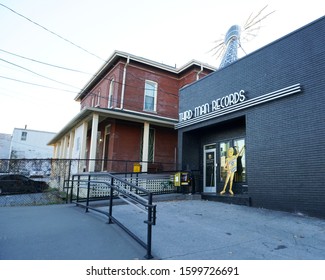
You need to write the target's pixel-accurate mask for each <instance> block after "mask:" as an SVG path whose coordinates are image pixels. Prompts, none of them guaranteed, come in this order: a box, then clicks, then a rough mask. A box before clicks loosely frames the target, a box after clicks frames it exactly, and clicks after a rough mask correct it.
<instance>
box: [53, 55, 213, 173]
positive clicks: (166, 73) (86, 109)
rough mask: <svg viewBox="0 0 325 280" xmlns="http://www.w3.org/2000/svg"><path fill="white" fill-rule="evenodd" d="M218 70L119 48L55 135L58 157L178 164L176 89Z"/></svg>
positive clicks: (109, 167) (102, 164)
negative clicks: (178, 64)
mask: <svg viewBox="0 0 325 280" xmlns="http://www.w3.org/2000/svg"><path fill="white" fill-rule="evenodd" d="M214 70H215V69H214V68H213V67H212V66H209V65H206V64H202V63H200V62H198V61H194V60H192V61H190V62H189V63H187V64H186V65H184V66H183V67H181V68H175V67H171V66H168V65H165V64H161V63H157V62H155V61H151V60H148V59H145V58H142V57H138V56H134V55H131V54H129V53H124V52H119V51H116V52H114V53H113V55H112V56H111V57H110V58H109V59H108V61H107V62H106V63H105V64H104V65H103V66H102V67H101V68H100V69H99V71H98V72H97V73H96V74H95V75H94V76H93V78H92V79H91V80H90V81H89V82H88V83H87V84H86V85H85V87H84V88H83V89H82V90H81V92H80V93H79V94H78V95H77V96H76V98H75V100H76V101H79V102H80V105H81V110H80V112H79V114H77V115H76V116H75V117H74V118H73V119H72V120H71V121H70V122H69V123H67V125H66V126H65V127H64V128H63V129H62V130H61V131H60V132H59V133H58V134H56V135H55V137H54V138H53V139H52V140H51V141H50V143H49V145H53V146H54V148H55V150H54V157H55V158H72V159H87V162H86V163H85V165H84V166H82V167H81V166H79V168H78V169H79V171H80V169H82V168H83V169H86V170H88V171H117V172H118V171H125V169H126V168H125V166H126V163H127V162H131V163H132V164H128V165H127V169H128V171H132V170H133V166H134V165H133V163H140V164H141V169H142V171H148V170H149V171H150V169H159V170H171V169H173V168H175V165H176V162H177V161H176V154H177V151H176V149H177V131H175V130H174V125H175V124H176V123H177V122H178V92H179V89H180V88H182V87H184V86H185V85H187V84H190V83H192V82H194V81H196V80H198V79H200V78H202V77H204V76H206V75H207V74H209V73H211V72H213V71H214Z"/></svg>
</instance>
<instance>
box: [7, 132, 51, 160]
mask: <svg viewBox="0 0 325 280" xmlns="http://www.w3.org/2000/svg"><path fill="white" fill-rule="evenodd" d="M55 134H56V133H54V132H46V131H37V130H30V129H24V128H15V129H14V131H13V133H12V139H11V145H10V158H11V159H23V158H26V159H35V158H52V157H53V147H52V146H48V145H47V143H48V142H49V141H50V140H51V139H52V138H53V137H54V136H55Z"/></svg>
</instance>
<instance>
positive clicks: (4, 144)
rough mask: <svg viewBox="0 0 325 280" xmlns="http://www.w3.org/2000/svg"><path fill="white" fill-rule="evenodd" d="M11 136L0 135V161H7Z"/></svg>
mask: <svg viewBox="0 0 325 280" xmlns="http://www.w3.org/2000/svg"><path fill="white" fill-rule="evenodd" d="M10 143H11V134H5V133H0V159H9V151H10Z"/></svg>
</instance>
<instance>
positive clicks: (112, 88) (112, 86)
mask: <svg viewBox="0 0 325 280" xmlns="http://www.w3.org/2000/svg"><path fill="white" fill-rule="evenodd" d="M113 92H114V79H112V80H111V82H110V84H109V92H108V104H107V107H108V108H112V107H113Z"/></svg>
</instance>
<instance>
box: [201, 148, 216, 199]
mask: <svg viewBox="0 0 325 280" xmlns="http://www.w3.org/2000/svg"><path fill="white" fill-rule="evenodd" d="M216 153H217V150H216V145H215V144H213V145H206V146H204V163H203V166H204V167H203V168H204V172H203V173H204V174H203V176H204V179H203V192H205V193H215V192H216V190H217V185H216V169H217V163H216Z"/></svg>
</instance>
